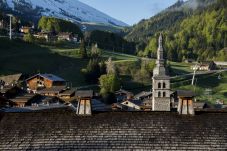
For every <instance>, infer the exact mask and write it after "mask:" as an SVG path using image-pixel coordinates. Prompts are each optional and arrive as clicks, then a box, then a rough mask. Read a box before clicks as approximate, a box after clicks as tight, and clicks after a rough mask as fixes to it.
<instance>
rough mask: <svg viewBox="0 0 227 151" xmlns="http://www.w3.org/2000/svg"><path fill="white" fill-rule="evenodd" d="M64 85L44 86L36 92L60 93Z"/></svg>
mask: <svg viewBox="0 0 227 151" xmlns="http://www.w3.org/2000/svg"><path fill="white" fill-rule="evenodd" d="M65 89H66V87H65V86H53V87H51V88H44V89H42V90H38V91H37V93H40V94H42V93H60V92H61V91H63V90H65Z"/></svg>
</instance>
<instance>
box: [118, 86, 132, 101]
mask: <svg viewBox="0 0 227 151" xmlns="http://www.w3.org/2000/svg"><path fill="white" fill-rule="evenodd" d="M115 95H116V98H117V102H121V101H123V100H126V99H132V98H133V93H132V92H129V91H126V90H123V89H120V90H118V91H116V92H115Z"/></svg>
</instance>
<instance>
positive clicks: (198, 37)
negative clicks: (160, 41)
mask: <svg viewBox="0 0 227 151" xmlns="http://www.w3.org/2000/svg"><path fill="white" fill-rule="evenodd" d="M193 1H194V2H196V1H198V0H189V1H188V2H185V3H184V2H182V1H178V3H176V4H175V5H174V6H172V7H170V8H168V9H167V10H166V11H164V12H162V13H160V14H158V15H157V16H155V17H152V18H151V19H149V20H144V21H142V22H140V23H139V24H138V25H136V26H134V27H132V29H129V31H130V32H129V34H128V35H126V39H128V40H131V41H136V42H137V50H138V51H139V50H140V51H139V52H138V55H140V56H151V57H152V56H154V55H155V51H156V48H157V36H158V34H159V33H160V32H162V33H163V34H164V36H165V41H166V42H165V48H166V51H168V53H167V57H168V59H169V60H172V61H182V60H184V59H189V58H190V59H198V60H209V59H213V58H214V59H217V60H223V57H222V56H223V54H226V53H225V52H224V47H226V44H227V42H226V41H227V39H226V38H227V37H226V32H227V23H226V20H227V18H226V16H227V15H226V14H227V5H226V3H227V1H225V0H200V1H199V2H200V3H198V5H197V6H196V8H195V6H193V7H192V5H189V4H192V2H193ZM210 4H212V5H210ZM189 6H190V7H189ZM145 46H146V47H145ZM220 57H222V58H220Z"/></svg>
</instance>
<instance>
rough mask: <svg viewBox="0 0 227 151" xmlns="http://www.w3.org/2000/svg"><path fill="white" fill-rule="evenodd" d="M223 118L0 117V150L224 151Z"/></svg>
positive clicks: (63, 113) (60, 112) (61, 112)
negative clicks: (138, 150) (189, 150)
mask: <svg viewBox="0 0 227 151" xmlns="http://www.w3.org/2000/svg"><path fill="white" fill-rule="evenodd" d="M226 119H227V113H224V112H223V113H207V112H206V113H200V114H198V113H197V115H196V116H192V117H191V116H180V115H178V114H177V113H173V112H102V113H95V114H94V115H93V116H90V117H79V116H77V115H76V114H75V112H72V111H71V110H69V109H55V110H49V111H44V112H33V113H0V140H1V141H0V150H7V149H9V150H66V149H67V150H88V149H96V150H100V149H101V150H109V149H112V150H136V149H141V150H167V149H168V150H187V149H191V150H225V149H226V148H227V120H226Z"/></svg>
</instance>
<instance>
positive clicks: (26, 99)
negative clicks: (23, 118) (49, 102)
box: [10, 94, 39, 107]
mask: <svg viewBox="0 0 227 151" xmlns="http://www.w3.org/2000/svg"><path fill="white" fill-rule="evenodd" d="M37 98H39V96H38V95H37V94H22V95H19V96H16V97H14V98H12V99H10V101H12V102H13V103H14V107H25V106H27V105H29V104H31V102H32V101H33V100H34V99H37Z"/></svg>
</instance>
